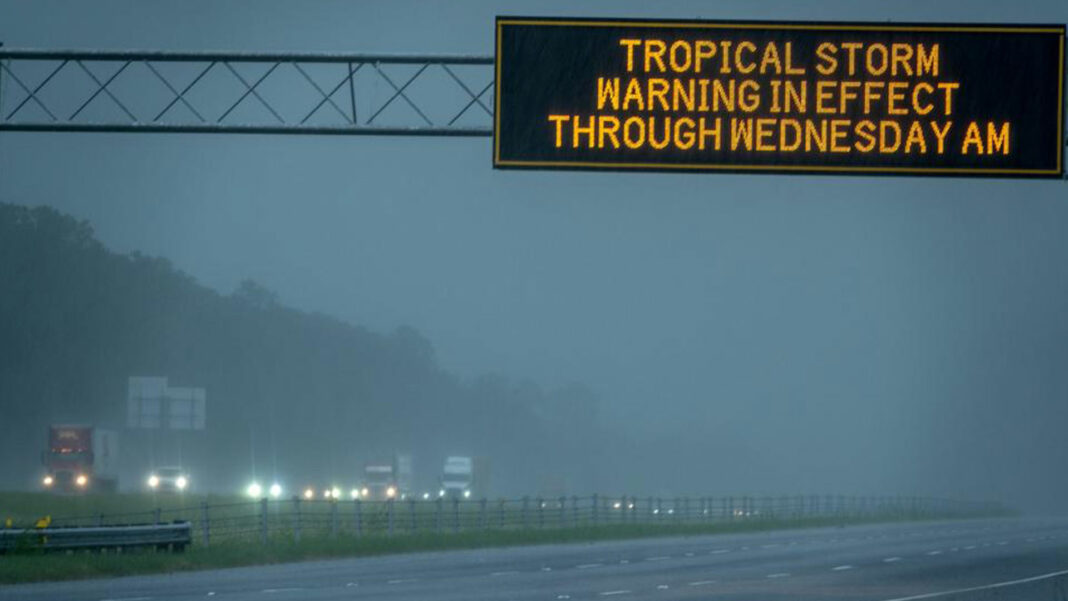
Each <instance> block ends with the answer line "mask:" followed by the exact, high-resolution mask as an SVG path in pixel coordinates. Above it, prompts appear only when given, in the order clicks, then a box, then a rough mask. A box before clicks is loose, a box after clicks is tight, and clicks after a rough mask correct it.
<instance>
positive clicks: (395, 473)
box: [358, 454, 412, 500]
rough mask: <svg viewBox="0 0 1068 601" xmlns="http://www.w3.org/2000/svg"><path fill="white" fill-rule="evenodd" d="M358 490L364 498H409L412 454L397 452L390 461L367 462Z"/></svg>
mask: <svg viewBox="0 0 1068 601" xmlns="http://www.w3.org/2000/svg"><path fill="white" fill-rule="evenodd" d="M358 490H359V493H360V495H359V496H360V498H362V499H368V500H376V499H377V500H387V499H407V498H408V495H409V494H411V491H412V456H411V455H406V454H395V455H393V457H392V458H390V460H389V461H380V462H374V463H367V464H365V465H364V467H363V483H362V484H361V485H360V487H359V489H358Z"/></svg>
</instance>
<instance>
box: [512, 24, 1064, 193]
mask: <svg viewBox="0 0 1068 601" xmlns="http://www.w3.org/2000/svg"><path fill="white" fill-rule="evenodd" d="M1064 38H1065V26H1064V25H986V24H983V25H965V24H886V23H801V22H732V21H659V20H653V21H648V20H646V21H639V20H619V19H613V20H596V19H546V18H540V17H539V18H523V17H498V19H497V31H496V65H495V69H496V82H497V84H496V89H495V92H494V93H495V105H496V107H495V108H496V110H495V116H494V121H495V122H494V145H493V164H494V166H495V167H498V168H562V169H620V170H630V169H637V170H665V171H737V172H779V173H782V172H787V173H797V172H800V173H831V174H842V173H862V174H906V175H942V176H988V177H990V176H995V177H1061V176H1062V174H1063V171H1064V167H1063V164H1064V161H1063V153H1064V110H1065V109H1064V87H1065V82H1064V77H1065V76H1064V61H1065V57H1064V52H1065V50H1064Z"/></svg>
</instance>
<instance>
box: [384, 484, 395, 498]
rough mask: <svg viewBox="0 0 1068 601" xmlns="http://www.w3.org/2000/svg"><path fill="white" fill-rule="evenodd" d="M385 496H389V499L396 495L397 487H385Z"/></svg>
mask: <svg viewBox="0 0 1068 601" xmlns="http://www.w3.org/2000/svg"><path fill="white" fill-rule="evenodd" d="M386 496H387V497H389V498H390V499H392V498H393V497H395V496H397V489H396V488H393V487H392V486H390V487H387V488H386Z"/></svg>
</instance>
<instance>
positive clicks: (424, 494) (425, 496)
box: [423, 492, 430, 501]
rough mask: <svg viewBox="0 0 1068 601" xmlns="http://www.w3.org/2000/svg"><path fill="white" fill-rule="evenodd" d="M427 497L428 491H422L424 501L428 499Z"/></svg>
mask: <svg viewBox="0 0 1068 601" xmlns="http://www.w3.org/2000/svg"><path fill="white" fill-rule="evenodd" d="M429 498H430V493H428V492H425V493H423V500H424V501H425V500H427V499H429Z"/></svg>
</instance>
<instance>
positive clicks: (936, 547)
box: [0, 519, 1068, 601]
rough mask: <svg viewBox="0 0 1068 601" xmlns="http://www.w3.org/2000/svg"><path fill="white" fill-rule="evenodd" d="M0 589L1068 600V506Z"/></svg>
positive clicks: (123, 593) (525, 599)
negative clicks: (1004, 514)
mask: <svg viewBox="0 0 1068 601" xmlns="http://www.w3.org/2000/svg"><path fill="white" fill-rule="evenodd" d="M0 561H2V560H0ZM0 599H3V600H4V601H8V600H15V599H19V600H21V599H26V600H33V601H67V600H83V599H84V600H90V601H104V600H111V601H169V600H185V599H197V600H204V599H211V600H212V601H297V600H335V599H383V600H389V601H447V600H461V599H462V600H465V601H472V600H474V601H477V600H493V601H509V600H516V601H535V600H536V601H565V600H574V601H580V600H583V599H599V600H619V601H625V600H627V599H651V600H655V601H670V600H676V599H725V600H735V601H778V600H787V599H789V600H801V601H807V600H812V601H817V600H818V601H832V600H838V599H849V600H860V601H890V600H893V601H905V600H909V601H911V600H919V599H940V600H946V601H959V600H962V599H968V600H971V599H998V600H1013V599H1020V600H1028V601H1030V600H1042V601H1045V600H1051V601H1053V600H1056V601H1060V600H1066V599H1068V519H999V520H972V521H955V522H931V523H911V524H891V525H872V526H849V527H844V528H820V529H806V530H790V531H778V532H763V533H754V534H732V535H716V536H693V537H678V538H658V539H644V540H631V541H613V542H602V543H589V544H567V545H545V546H536V547H516V548H508V549H483V550H473V551H453V552H435V553H418V554H408V555H394V556H386V557H374V558H362V559H342V560H329V561H315V562H306V563H296V564H284V565H275V566H263V567H251V568H236V569H227V570H215V571H208V572H186V573H180V574H171V575H158V576H137V577H129V578H116V579H109V580H90V581H81V582H64V583H43V584H30V585H17V586H8V587H0Z"/></svg>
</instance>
